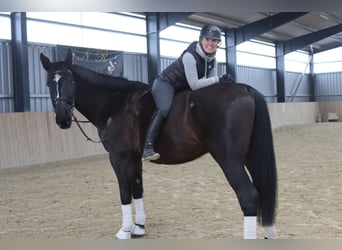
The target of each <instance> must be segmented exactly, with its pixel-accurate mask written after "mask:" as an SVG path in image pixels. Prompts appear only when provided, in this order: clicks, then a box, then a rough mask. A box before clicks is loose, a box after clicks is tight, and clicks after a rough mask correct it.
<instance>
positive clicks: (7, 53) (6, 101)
mask: <svg viewBox="0 0 342 250" xmlns="http://www.w3.org/2000/svg"><path fill="white" fill-rule="evenodd" d="M13 111H14V101H13V79H12V47H11V43H10V42H9V41H8V42H7V41H1V40H0V112H1V113H4V112H13Z"/></svg>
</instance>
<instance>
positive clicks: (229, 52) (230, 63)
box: [225, 29, 237, 81]
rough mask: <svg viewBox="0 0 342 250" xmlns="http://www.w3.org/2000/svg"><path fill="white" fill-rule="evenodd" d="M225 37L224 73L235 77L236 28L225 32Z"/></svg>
mask: <svg viewBox="0 0 342 250" xmlns="http://www.w3.org/2000/svg"><path fill="white" fill-rule="evenodd" d="M225 39H226V73H227V74H230V75H231V76H232V77H233V79H235V81H236V80H237V79H236V29H230V30H227V31H226V32H225Z"/></svg>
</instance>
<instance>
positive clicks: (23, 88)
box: [11, 12, 30, 112]
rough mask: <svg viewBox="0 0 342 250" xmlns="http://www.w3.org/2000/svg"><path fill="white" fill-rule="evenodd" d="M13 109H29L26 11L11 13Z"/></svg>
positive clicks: (19, 110) (22, 110) (23, 110)
mask: <svg viewBox="0 0 342 250" xmlns="http://www.w3.org/2000/svg"><path fill="white" fill-rule="evenodd" d="M11 28H12V58H13V60H12V68H13V70H12V72H13V85H14V86H13V90H14V111H15V112H26V111H30V85H29V73H28V53H27V30H26V13H25V12H13V13H11Z"/></svg>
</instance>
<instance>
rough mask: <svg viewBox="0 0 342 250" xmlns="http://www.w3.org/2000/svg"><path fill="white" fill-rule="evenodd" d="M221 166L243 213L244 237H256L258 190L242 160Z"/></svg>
mask: <svg viewBox="0 0 342 250" xmlns="http://www.w3.org/2000/svg"><path fill="white" fill-rule="evenodd" d="M222 166H223V167H222ZM221 167H222V169H223V172H224V174H225V176H226V178H227V180H228V182H229V184H230V185H231V187H232V188H233V190H234V192H235V193H236V196H237V198H238V200H239V204H240V207H241V210H242V212H243V215H244V227H243V233H244V239H256V236H257V210H258V192H257V190H256V188H255V187H254V186H253V184H252V182H251V180H250V179H249V177H248V175H247V173H246V170H245V168H244V164H243V163H242V162H237V161H230V162H226V163H225V164H224V165H221Z"/></svg>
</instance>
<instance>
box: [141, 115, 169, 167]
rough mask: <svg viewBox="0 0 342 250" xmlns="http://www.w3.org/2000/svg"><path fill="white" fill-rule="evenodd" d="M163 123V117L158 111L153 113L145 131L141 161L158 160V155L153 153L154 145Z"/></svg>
mask: <svg viewBox="0 0 342 250" xmlns="http://www.w3.org/2000/svg"><path fill="white" fill-rule="evenodd" d="M163 121H164V117H163V116H162V115H161V113H160V110H159V109H158V110H156V111H155V112H154V113H153V116H152V120H151V122H150V126H149V128H148V130H147V135H146V140H145V148H144V153H143V156H142V160H157V159H158V158H159V156H160V155H159V154H158V153H156V152H155V151H154V143H155V141H156V139H157V137H158V135H159V131H160V128H161V126H162V124H163Z"/></svg>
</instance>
